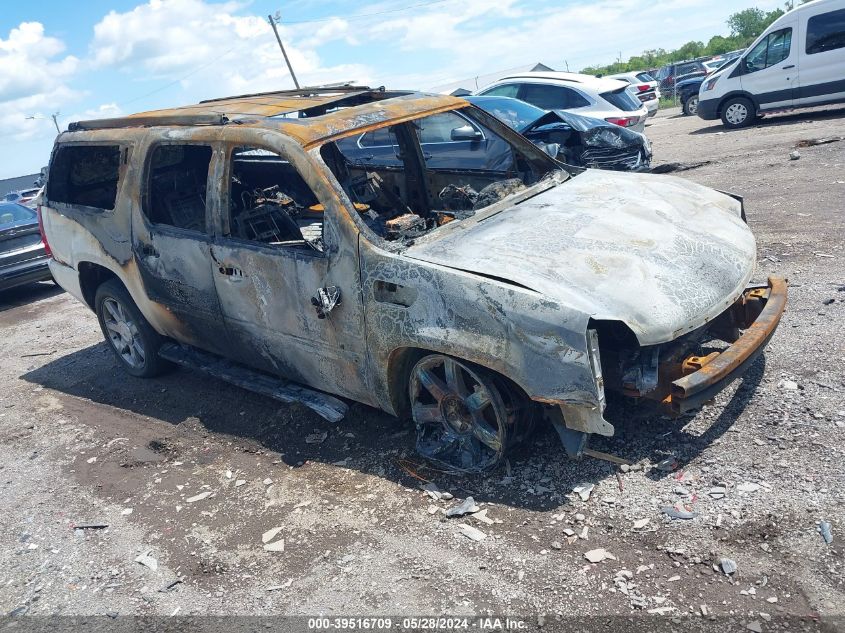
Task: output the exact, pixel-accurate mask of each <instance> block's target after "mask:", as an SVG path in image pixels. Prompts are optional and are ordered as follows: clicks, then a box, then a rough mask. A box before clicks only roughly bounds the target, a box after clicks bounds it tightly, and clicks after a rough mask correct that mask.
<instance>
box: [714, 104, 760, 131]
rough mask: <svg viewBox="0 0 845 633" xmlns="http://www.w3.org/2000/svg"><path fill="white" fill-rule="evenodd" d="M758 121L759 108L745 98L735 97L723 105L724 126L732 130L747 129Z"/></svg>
mask: <svg viewBox="0 0 845 633" xmlns="http://www.w3.org/2000/svg"><path fill="white" fill-rule="evenodd" d="M756 120H757V108H756V107H755V106H754V104H753V103H751V100H750V99H746V98H745V97H734V98H733V99H729V100H728V101H726V102H725V103H724V104H722V124H723V125H724V126H725V127H726V128H730V129H732V130H735V129H739V128H741V127H747V126H749V125H751V124H752V123H754V121H756Z"/></svg>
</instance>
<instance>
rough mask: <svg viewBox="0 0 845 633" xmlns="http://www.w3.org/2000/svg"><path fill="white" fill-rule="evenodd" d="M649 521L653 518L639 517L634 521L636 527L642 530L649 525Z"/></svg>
mask: <svg viewBox="0 0 845 633" xmlns="http://www.w3.org/2000/svg"><path fill="white" fill-rule="evenodd" d="M649 521H651V519H637V520H636V521H634V529H635V530H642V529H643V528H644V527H645V526H646V525H648V522H649Z"/></svg>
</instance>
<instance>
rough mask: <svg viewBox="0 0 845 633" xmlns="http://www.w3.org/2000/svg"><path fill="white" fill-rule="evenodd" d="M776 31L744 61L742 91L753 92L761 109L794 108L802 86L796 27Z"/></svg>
mask: <svg viewBox="0 0 845 633" xmlns="http://www.w3.org/2000/svg"><path fill="white" fill-rule="evenodd" d="M796 25H797V22H796V23H795V24H793V25H791V26H786V27H784V28H781V29H778V30H777V31H772V32H771V33H769V34H768V35H767V36H766V37H764V38H763V39H762V40H760V41H759V42H758V43H757V44H756V45H755V46H754V47H753V48H752V49H751V50H750V51H748V53H746V55H745V58H744V59H743V61H742V79H741V83H742V89H743V90H745V91H746V92H750V93H751V94H752V95H753V96H754V98H755V99H756V100H757V103H758V105H759V108H760V109H761V110H772V109H777V108H788V107H790V106H792V105H793V103H794V98H795V94H794V93H795V89H796V88H797V87H798V50H797V49H798V47H797V46H795V45H793V39H795V42H796V43H797V39H796V38H794V37H793V36H794V33H793V31H794V27H795V26H796Z"/></svg>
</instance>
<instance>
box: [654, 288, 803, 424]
mask: <svg viewBox="0 0 845 633" xmlns="http://www.w3.org/2000/svg"><path fill="white" fill-rule="evenodd" d="M786 295H787V290H786V281H785V280H784V279H780V278H778V277H770V278H769V282H768V285H767V287H766V288H756V289H750V290H747V291H746V292H745V294H744V295H743V298H742V299H741V301H742V304H743V306H744V305H746V303H749V302H752V301H755V302H757V301H759V302H763V303H764V305H763V309H762V311H761V312H760V313H759V315H758V316H757V318H756V319H754V321H753V322H752V323H750V324H749V325H748V326H747V327H746V328H744V330H745V331H744V332H743V334H742V335H741V336H740V337H739V338H738V339H737V340H736V341H735V342H734V343H733V344H731V346H730V347H728V348H727V349H726V350H725V351H723V352H721V353H719V354H718V355H715V356H714V357H712V358H708V359H701V360H702V361H705V362H704V363H703V364H702V366H701V368H700V369H698V371H695V372H693V373H691V374H688V375H687V376H684V377H683V378H679V379H678V380H675V381H674V382H672V384H671V390H670V394H669V396H668V397H667V399H666V400H665V401H664V403H665V404H667V405H669V407H670V408H671V410H672V412H673V413H676V414H680V413H684V412H686V411H689V410H691V409H696V408H698V407H700V406H701V405H703V404H704V403H705V402H707V401H708V400H711V399H713V397H714V396H715V395H716V394H717V393H719V392H720V391H721V390H722V389H724V388H725V387H727V386H728V385H729V384H730V383H731V382H733V381H734V380H736V379H737V378H739V377H740V376H742V374H743V373H744V372H745V371H746V370H747V369H748V367H749V366H750V365H751V364H752V363H753V362H754V360H755V359H756V358H757V357H758V356H759V355H760V354H761V353H762V352H763V350H764V349H765V348H766V345H767V344H768V342H769V340H770V339H771V338H772V335H773V334H774V333H775V330H776V329H777V326H778V324H779V323H780V318H781V315H783V311H784V309H785V308H786Z"/></svg>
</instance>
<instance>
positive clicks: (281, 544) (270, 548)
mask: <svg viewBox="0 0 845 633" xmlns="http://www.w3.org/2000/svg"><path fill="white" fill-rule="evenodd" d="M264 551H265V552H284V551H285V539H283V538H282V539H279V540H278V541H276V542H274V543H267V544H266V545H265V546H264Z"/></svg>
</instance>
